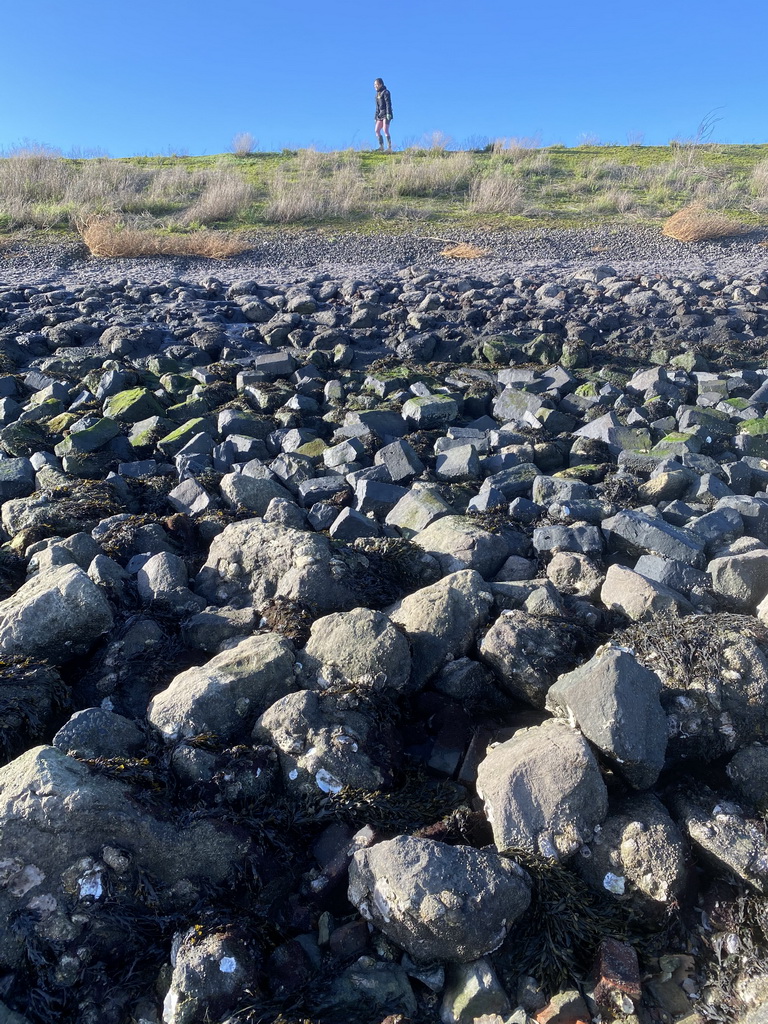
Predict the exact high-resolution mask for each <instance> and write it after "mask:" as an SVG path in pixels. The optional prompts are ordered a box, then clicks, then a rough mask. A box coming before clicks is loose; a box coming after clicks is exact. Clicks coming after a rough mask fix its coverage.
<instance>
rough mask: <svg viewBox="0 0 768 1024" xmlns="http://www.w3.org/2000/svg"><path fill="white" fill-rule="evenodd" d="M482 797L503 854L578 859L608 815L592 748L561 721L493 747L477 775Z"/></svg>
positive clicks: (479, 767) (522, 731) (478, 788)
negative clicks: (576, 855)
mask: <svg viewBox="0 0 768 1024" xmlns="http://www.w3.org/2000/svg"><path fill="white" fill-rule="evenodd" d="M477 793H478V796H479V797H480V798H481V800H482V801H483V804H484V806H485V814H486V817H487V818H488V821H489V822H490V824H491V827H492V829H493V838H494V842H495V843H496V846H497V848H498V849H499V850H506V849H510V848H513V849H514V848H519V849H523V850H527V851H529V852H530V853H538V854H541V855H542V856H545V857H568V856H570V855H571V854H572V853H575V852H576V850H578V849H579V847H580V846H582V845H584V843H587V842H589V841H590V840H591V839H592V836H593V832H594V829H595V827H596V826H597V825H599V824H600V823H601V822H602V821H603V820H604V818H605V816H606V814H607V812H608V794H607V791H606V788H605V784H604V782H603V780H602V777H601V775H600V769H599V767H598V765H597V761H596V760H595V755H594V754H593V753H592V751H591V749H590V747H589V744H588V743H587V741H586V740H585V739H584V737H583V736H582V735H581V733H579V732H577V731H576V730H575V729H572V728H571V727H570V726H568V725H566V723H565V722H561V721H558V720H557V719H550V720H549V721H546V722H544V723H543V724H542V725H539V726H534V727H532V728H530V729H520V730H518V731H517V732H516V733H515V735H514V736H513V737H512V738H511V739H509V740H507V741H506V742H505V743H500V744H498V746H495V747H492V748H491V749H490V751H489V752H488V754H487V755H486V756H485V758H484V759H483V760H482V761H481V762H480V765H479V766H478V769H477Z"/></svg>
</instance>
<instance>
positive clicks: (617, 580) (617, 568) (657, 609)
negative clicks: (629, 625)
mask: <svg viewBox="0 0 768 1024" xmlns="http://www.w3.org/2000/svg"><path fill="white" fill-rule="evenodd" d="M600 600H601V601H602V603H603V604H604V605H605V607H606V608H607V609H608V610H609V611H615V612H621V614H622V615H626V617H627V618H628V619H632V620H633V621H634V622H639V621H641V620H645V619H650V618H652V617H653V616H654V615H665V616H669V615H671V616H680V615H687V614H689V613H690V612H692V611H693V606H692V605H691V604H690V602H688V601H687V600H686V599H685V598H684V597H683V595H682V594H678V593H677V591H675V590H670V589H669V587H665V586H664V584H663V583H655V582H654V581H653V580H649V579H646V578H645V576H641V575H640V573H639V572H633V571H632V569H627V568H625V567H624V566H623V565H612V566H610V567H609V569H608V572H607V573H606V574H605V580H604V581H603V585H602V587H601V588H600Z"/></svg>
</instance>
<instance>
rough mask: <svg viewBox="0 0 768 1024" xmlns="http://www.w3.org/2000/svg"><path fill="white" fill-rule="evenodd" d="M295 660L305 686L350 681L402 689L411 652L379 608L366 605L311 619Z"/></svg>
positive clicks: (402, 637)
mask: <svg viewBox="0 0 768 1024" xmlns="http://www.w3.org/2000/svg"><path fill="white" fill-rule="evenodd" d="M298 660H299V662H300V663H301V678H302V681H303V684H304V685H305V686H306V687H307V688H308V689H318V690H324V689H326V688H327V687H328V686H335V685H339V684H341V685H349V684H350V683H351V684H352V685H353V686H370V687H373V688H375V689H389V690H395V691H403V690H405V689H407V687H408V682H409V679H410V675H411V650H410V647H409V645H408V641H407V640H406V638H405V636H404V634H403V633H402V632H401V631H400V630H399V629H396V628H395V626H394V625H393V624H392V621H391V619H390V618H389V617H388V616H386V615H385V614H384V613H383V612H376V611H371V610H370V609H368V608H353V609H352V611H349V612H334V613H333V614H332V615H324V616H323V617H322V618H321V619H316V620H315V622H314V623H313V624H312V629H311V631H310V635H309V640H308V641H307V644H306V647H305V648H304V650H303V651H301V652H300V653H299V656H298Z"/></svg>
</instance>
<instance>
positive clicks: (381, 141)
mask: <svg viewBox="0 0 768 1024" xmlns="http://www.w3.org/2000/svg"><path fill="white" fill-rule="evenodd" d="M379 149H380V150H383V149H384V139H382V138H381V137H379Z"/></svg>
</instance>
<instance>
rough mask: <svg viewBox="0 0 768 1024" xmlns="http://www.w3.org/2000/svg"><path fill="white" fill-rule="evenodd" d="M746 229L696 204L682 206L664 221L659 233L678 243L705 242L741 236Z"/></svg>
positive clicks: (728, 218) (720, 214)
mask: <svg viewBox="0 0 768 1024" xmlns="http://www.w3.org/2000/svg"><path fill="white" fill-rule="evenodd" d="M745 230H746V228H745V227H744V225H743V224H739V223H738V222H737V221H735V220H731V219H730V217H726V216H724V215H723V214H722V213H714V212H713V211H712V210H707V209H706V208H705V207H703V206H700V205H698V204H695V203H694V204H691V205H690V206H684V207H683V209H682V210H678V211H677V213H674V214H673V215H672V216H671V217H669V218H668V219H667V220H665V221H664V223H663V225H662V228H661V231H662V234H664V235H667V237H668V238H674V239H676V240H677V241H678V242H706V241H708V240H710V239H715V238H729V237H732V236H733V235H741V234H743V233H744V231H745Z"/></svg>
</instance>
